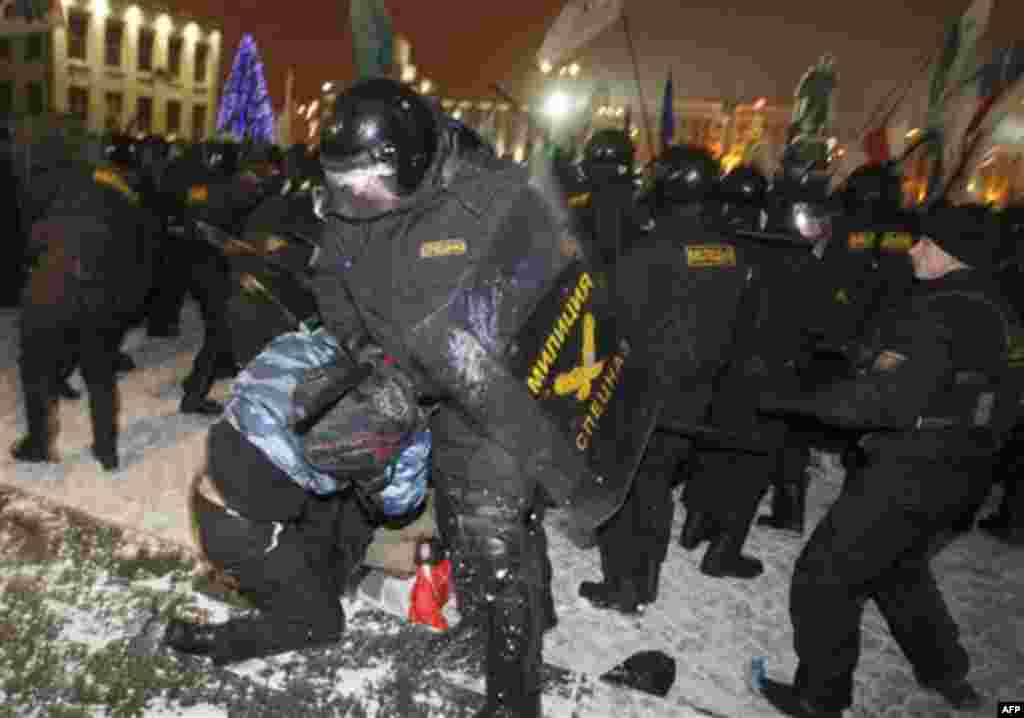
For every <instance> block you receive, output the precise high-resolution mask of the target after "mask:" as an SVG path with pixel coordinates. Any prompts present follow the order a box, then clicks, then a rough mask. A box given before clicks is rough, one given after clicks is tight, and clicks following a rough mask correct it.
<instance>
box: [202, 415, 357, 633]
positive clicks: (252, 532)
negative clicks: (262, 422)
mask: <svg viewBox="0 0 1024 718" xmlns="http://www.w3.org/2000/svg"><path fill="white" fill-rule="evenodd" d="M211 439H212V441H211V443H210V463H209V466H210V477H211V479H212V480H213V482H214V483H215V484H216V485H217V486H218V488H220V490H221V493H222V494H224V495H225V496H226V498H227V501H228V506H231V507H232V508H233V509H235V510H236V511H238V510H239V508H240V507H241V508H242V510H246V509H252V510H253V512H254V513H260V514H261V516H263V517H264V518H268V519H269V517H270V516H272V515H273V511H272V509H271V507H272V505H273V504H274V503H275V502H276V503H279V504H280V505H281V507H282V508H281V515H280V518H281V521H279V522H275V521H271V520H253V519H249V518H245V517H241V516H232V515H230V514H229V513H227V512H226V511H225V510H223V509H221V508H220V507H218V506H216V505H214V504H211V503H209V502H205V501H202V500H197V503H198V505H197V507H196V514H197V521H198V525H199V536H200V540H201V542H202V546H203V550H204V551H205V553H206V556H207V558H208V559H209V560H210V562H211V563H213V564H214V565H216V566H218V567H219V568H221V569H222V570H223V571H224V572H225V573H227V574H228V575H230V576H232V577H233V578H235V579H236V580H237V581H238V584H239V591H240V592H241V593H242V594H243V595H244V596H246V597H247V598H248V599H249V600H250V601H251V602H252V603H253V604H254V605H255V606H256V607H257V608H259V609H260V610H261V612H262V616H261V617H260V618H261V620H260V621H258V622H257V623H252V622H249V623H246V624H239V625H244V626H245V627H246V628H245V630H259V631H260V632H262V633H263V634H264V635H261V636H252V637H249V638H246V637H245V636H243V635H239V636H233V637H231V639H230V640H229V643H231V642H235V643H238V644H239V645H241V644H242V643H243V642H245V641H250V642H253V643H257V642H261V641H262V642H269V643H273V642H274V641H275V640H288V639H287V638H278V639H275V636H274V635H273V634H274V633H275V632H277V633H279V634H280V636H289V635H290V634H291V633H292V632H294V630H295V629H296V627H299V628H301V629H302V630H303V631H308V632H309V633H311V634H313V635H316V636H329V635H335V634H339V633H340V632H341V631H342V630H343V628H344V615H343V613H342V610H341V605H340V604H339V598H340V596H341V595H342V593H343V592H344V590H345V588H346V584H347V580H348V579H349V578H350V577H351V575H352V574H353V572H354V570H355V569H356V568H357V567H358V566H359V565H360V563H361V562H362V559H363V556H364V555H365V552H366V547H367V546H368V545H369V542H370V539H371V538H372V534H373V526H372V525H371V524H370V522H369V521H368V520H367V519H366V517H365V515H364V514H363V512H362V510H361V509H360V507H359V506H358V503H357V502H356V501H355V500H354V499H353V498H352V497H351V496H350V495H348V494H346V495H336V496H330V497H318V496H315V495H312V494H308V495H306V498H305V501H304V502H303V503H302V504H300V505H298V506H297V505H296V503H295V501H293V500H291V496H290V495H288V494H287V493H282V491H283V490H284V491H287V490H292V489H293V490H295V491H296V492H298V491H302V490H301V488H300V487H298V486H297V485H296V484H293V483H291V480H290V479H289V478H288V477H287V476H286V475H284V474H283V472H281V470H280V469H278V468H277V467H276V466H274V464H272V463H271V462H270V461H269V460H268V459H267V458H266V457H264V456H263V455H262V452H260V451H259V449H257V448H256V447H255V446H254V445H252V444H250V443H249V442H248V441H247V440H246V439H245V438H244V437H243V436H241V435H240V434H239V433H238V432H237V431H235V430H234V429H233V428H232V427H231V426H229V425H228V424H227V423H226V422H223V421H222V422H220V423H218V424H216V425H215V426H214V431H212V432H211ZM282 487H286V488H285V489H282ZM243 488H244V490H245V491H246V496H245V501H244V502H243V501H242V500H234V498H233V497H235V496H239V492H240V491H241V490H243ZM243 503H244V506H243ZM256 625H258V626H259V628H258V629H256V628H254V626H256ZM231 648H236V647H231Z"/></svg>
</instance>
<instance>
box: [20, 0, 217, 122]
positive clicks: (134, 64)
mask: <svg viewBox="0 0 1024 718" xmlns="http://www.w3.org/2000/svg"><path fill="white" fill-rule="evenodd" d="M64 8H65V13H66V17H67V24H66V26H65V27H57V28H53V29H51V30H50V31H49V32H48V33H45V34H39V35H29V36H24V37H11V38H0V114H8V115H16V116H28V117H32V116H37V115H42V114H46V113H54V114H57V115H63V114H68V115H73V116H76V117H78V118H79V119H80V120H81V121H82V122H83V124H84V126H85V127H86V128H87V129H88V130H90V131H93V132H103V131H110V130H128V131H130V132H133V133H137V134H148V133H157V134H162V135H166V136H174V137H176V138H185V139H192V140H199V139H205V138H208V137H210V136H212V135H213V133H214V124H215V122H216V116H217V101H218V97H219V85H220V66H221V30H220V28H219V27H218V26H217V25H216V23H214V22H211V21H208V20H200V19H197V18H193V17H190V16H186V15H183V14H182V13H180V12H177V11H176V10H173V9H171V8H169V7H166V6H163V5H160V4H155V3H151V2H146V1H143V2H121V1H120V0H64Z"/></svg>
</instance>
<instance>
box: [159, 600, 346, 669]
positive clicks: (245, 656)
mask: <svg viewBox="0 0 1024 718" xmlns="http://www.w3.org/2000/svg"><path fill="white" fill-rule="evenodd" d="M339 610H340V608H339ZM341 615H342V620H341V622H340V625H335V626H332V627H330V628H329V629H323V628H320V629H319V630H318V629H317V628H316V627H313V626H310V625H307V624H300V623H286V622H280V621H270V620H268V619H267V618H265V617H263V616H253V617H247V618H234V619H231V620H230V621H227V622H226V623H221V624H216V625H206V626H203V625H198V624H194V623H186V622H185V621H179V620H176V619H172V620H171V621H170V622H169V623H168V625H167V630H166V631H165V632H164V643H166V644H167V645H168V646H170V647H171V648H173V649H175V650H176V651H181V652H182V653H190V654H192V655H195V656H209V657H210V658H212V659H213V663H214V665H217V666H223V665H227V664H229V663H238V662H241V661H247V660H249V659H251V658H265V657H267V656H273V655H277V654H278V653H286V652H287V651H297V650H302V649H306V648H316V647H319V646H324V645H329V644H332V643H336V642H337V641H338V639H339V638H341V634H342V633H343V632H344V627H345V621H344V614H341Z"/></svg>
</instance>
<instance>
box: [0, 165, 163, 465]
mask: <svg viewBox="0 0 1024 718" xmlns="http://www.w3.org/2000/svg"><path fill="white" fill-rule="evenodd" d="M136 186H138V180H137V177H136V176H135V175H134V173H133V169H132V168H131V167H127V166H125V165H123V164H118V163H116V162H115V163H108V164H103V165H99V166H95V167H93V166H89V165H79V164H75V163H72V162H65V164H63V165H57V166H53V167H49V168H47V169H45V170H42V171H40V172H38V173H36V174H35V175H34V176H33V177H32V179H31V181H30V184H29V187H28V190H27V193H26V198H27V201H26V206H25V210H26V220H27V223H28V224H29V225H30V226H31V227H32V230H31V232H32V234H31V237H32V238H31V241H30V247H29V254H30V257H31V259H32V263H33V264H32V269H31V273H30V276H29V279H28V282H27V284H26V286H25V289H24V292H23V295H22V314H21V326H20V333H21V357H20V359H19V367H20V373H21V384H22V388H23V391H24V394H25V403H26V415H27V420H28V428H29V433H28V436H26V437H25V438H24V439H22V440H21V441H19V442H18V443H17V444H16V445H15V447H14V449H13V454H14V456H15V458H18V459H22V460H29V461H44V460H47V459H48V458H50V457H51V456H52V455H53V454H52V442H53V441H54V439H55V438H56V437H54V436H53V435H52V429H51V425H50V416H51V411H52V410H53V405H52V403H53V401H54V400H55V397H56V392H57V390H58V383H59V379H60V377H62V376H64V375H65V374H66V372H67V370H68V367H71V366H73V365H74V364H75V363H77V362H79V361H80V362H81V367H82V374H83V377H84V379H85V382H86V385H87V386H88V388H89V405H90V410H91V414H92V424H93V442H94V443H93V447H92V450H93V453H94V454H95V456H96V457H97V458H98V459H99V461H100V463H101V464H102V465H103V467H104V468H105V469H108V470H112V469H115V468H117V466H118V457H117V416H116V387H115V383H116V376H115V368H116V362H117V357H118V350H119V348H120V345H121V341H122V340H123V338H124V335H125V332H126V331H127V329H128V328H129V327H130V326H131V324H132V323H133V322H135V321H137V320H138V318H139V316H140V315H141V313H142V311H143V307H144V300H145V296H146V294H147V293H148V292H149V289H150V286H151V285H152V281H153V258H154V254H155V251H156V241H157V239H156V238H157V236H158V233H157V230H156V226H157V222H156V218H155V216H153V215H152V214H151V213H150V212H148V211H147V210H146V209H145V208H144V207H143V206H142V205H141V202H140V198H139V195H138V193H137V191H136V189H135V187H136Z"/></svg>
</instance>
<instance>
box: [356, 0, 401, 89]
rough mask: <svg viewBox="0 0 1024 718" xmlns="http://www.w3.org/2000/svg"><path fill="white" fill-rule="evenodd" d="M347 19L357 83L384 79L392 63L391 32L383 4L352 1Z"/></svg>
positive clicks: (389, 20) (379, 2)
mask: <svg viewBox="0 0 1024 718" xmlns="http://www.w3.org/2000/svg"><path fill="white" fill-rule="evenodd" d="M349 17H350V21H351V24H352V51H353V53H354V54H355V61H356V67H357V68H359V77H360V79H364V80H365V79H367V78H370V77H380V76H382V75H386V74H387V72H388V69H389V68H390V66H391V62H392V56H393V49H392V48H393V45H394V31H393V29H392V25H391V16H390V15H388V11H387V8H385V7H384V3H383V0H351V2H350V3H349Z"/></svg>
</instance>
